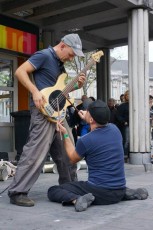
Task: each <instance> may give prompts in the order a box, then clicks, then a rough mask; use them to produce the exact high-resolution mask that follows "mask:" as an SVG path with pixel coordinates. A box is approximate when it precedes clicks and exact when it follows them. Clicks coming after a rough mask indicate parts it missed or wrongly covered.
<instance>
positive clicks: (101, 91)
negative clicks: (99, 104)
mask: <svg viewBox="0 0 153 230" xmlns="http://www.w3.org/2000/svg"><path fill="white" fill-rule="evenodd" d="M102 51H103V52H104V56H102V57H101V59H100V63H97V99H101V100H103V101H105V102H107V100H108V98H109V97H110V82H111V81H110V50H109V49H102Z"/></svg>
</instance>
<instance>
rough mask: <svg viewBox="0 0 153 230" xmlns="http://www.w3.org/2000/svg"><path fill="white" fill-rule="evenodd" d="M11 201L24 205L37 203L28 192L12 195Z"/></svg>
mask: <svg viewBox="0 0 153 230" xmlns="http://www.w3.org/2000/svg"><path fill="white" fill-rule="evenodd" d="M10 203H11V204H16V205H18V206H24V207H32V206H34V205H35V203H34V201H33V200H31V199H29V198H28V197H27V194H16V195H13V196H11V197H10Z"/></svg>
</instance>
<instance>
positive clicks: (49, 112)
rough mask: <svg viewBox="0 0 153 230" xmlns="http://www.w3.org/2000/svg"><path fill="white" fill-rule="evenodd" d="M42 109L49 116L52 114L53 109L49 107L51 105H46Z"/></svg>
mask: <svg viewBox="0 0 153 230" xmlns="http://www.w3.org/2000/svg"><path fill="white" fill-rule="evenodd" d="M44 109H45V111H46V113H47V115H48V116H49V117H51V116H52V115H53V113H54V109H53V108H52V107H51V105H46V106H45V107H44Z"/></svg>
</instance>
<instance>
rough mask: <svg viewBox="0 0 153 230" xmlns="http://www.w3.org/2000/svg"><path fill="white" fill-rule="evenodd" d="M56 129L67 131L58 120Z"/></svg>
mask: <svg viewBox="0 0 153 230" xmlns="http://www.w3.org/2000/svg"><path fill="white" fill-rule="evenodd" d="M56 130H57V131H60V132H61V133H62V134H66V133H67V130H66V128H65V127H64V126H63V124H62V123H61V122H60V121H58V122H57V128H56Z"/></svg>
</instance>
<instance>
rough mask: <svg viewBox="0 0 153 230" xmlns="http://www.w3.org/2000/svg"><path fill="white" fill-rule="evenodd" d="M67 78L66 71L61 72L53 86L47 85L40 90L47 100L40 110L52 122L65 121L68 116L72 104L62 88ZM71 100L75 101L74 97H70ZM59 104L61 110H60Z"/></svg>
mask: <svg viewBox="0 0 153 230" xmlns="http://www.w3.org/2000/svg"><path fill="white" fill-rule="evenodd" d="M66 78H67V74H66V73H63V74H61V75H60V76H59V78H58V80H57V82H56V84H55V85H54V86H53V87H47V88H44V89H42V90H41V91H40V92H41V93H42V94H43V95H44V96H45V98H46V101H47V102H46V103H45V104H44V106H43V107H42V108H41V109H40V111H41V112H42V113H43V114H44V115H45V116H46V117H47V119H48V120H49V121H51V122H57V121H58V120H60V121H63V120H64V119H65V116H66V109H67V107H68V106H69V105H70V103H69V102H68V100H66V97H65V96H64V95H63V94H62V90H63V89H64V88H65V86H66ZM70 101H71V103H74V99H70ZM58 106H59V111H60V112H59V111H58Z"/></svg>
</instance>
